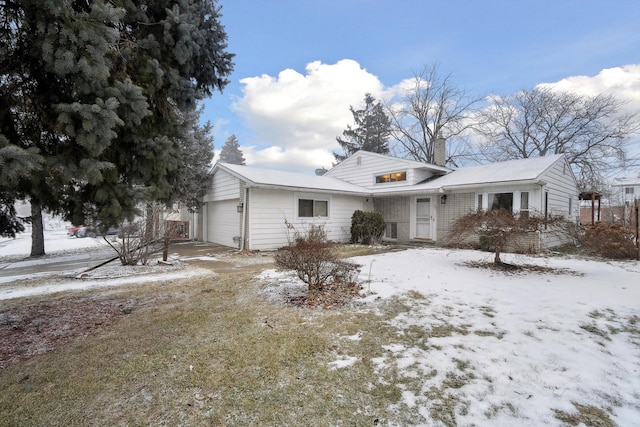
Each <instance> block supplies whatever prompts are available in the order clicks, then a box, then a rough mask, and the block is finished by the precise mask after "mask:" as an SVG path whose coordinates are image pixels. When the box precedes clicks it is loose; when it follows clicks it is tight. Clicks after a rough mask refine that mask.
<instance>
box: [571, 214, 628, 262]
mask: <svg viewBox="0 0 640 427" xmlns="http://www.w3.org/2000/svg"><path fill="white" fill-rule="evenodd" d="M579 240H580V243H581V244H582V246H584V247H585V249H587V250H588V251H589V252H591V253H592V254H594V255H598V256H602V257H605V258H611V259H635V258H636V256H637V253H638V252H637V249H636V247H635V235H634V232H633V229H631V228H629V227H625V226H622V225H619V224H605V223H602V222H598V223H596V224H595V225H588V226H585V227H584V229H583V232H582V234H581V235H580V236H579Z"/></svg>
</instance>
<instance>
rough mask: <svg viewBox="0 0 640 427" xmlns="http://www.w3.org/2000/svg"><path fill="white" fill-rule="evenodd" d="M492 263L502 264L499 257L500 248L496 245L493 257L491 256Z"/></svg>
mask: <svg viewBox="0 0 640 427" xmlns="http://www.w3.org/2000/svg"><path fill="white" fill-rule="evenodd" d="M493 263H494V264H495V265H501V264H502V260H501V259H500V249H499V248H498V246H496V253H495V257H494V258H493Z"/></svg>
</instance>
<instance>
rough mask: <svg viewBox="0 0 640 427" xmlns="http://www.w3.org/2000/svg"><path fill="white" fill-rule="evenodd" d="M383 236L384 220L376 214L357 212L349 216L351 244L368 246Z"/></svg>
mask: <svg viewBox="0 0 640 427" xmlns="http://www.w3.org/2000/svg"><path fill="white" fill-rule="evenodd" d="M383 234H384V218H383V217H382V215H381V214H379V213H378V212H363V211H360V210H357V211H355V212H354V213H353V215H352V216H351V243H362V244H365V245H369V244H371V243H373V242H376V241H379V240H380V239H381V238H382V235H383Z"/></svg>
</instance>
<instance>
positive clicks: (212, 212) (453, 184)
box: [198, 151, 578, 250]
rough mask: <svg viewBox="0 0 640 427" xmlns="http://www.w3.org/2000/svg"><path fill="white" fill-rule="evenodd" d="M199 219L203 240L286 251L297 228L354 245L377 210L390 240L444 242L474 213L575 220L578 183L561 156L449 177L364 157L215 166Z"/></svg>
mask: <svg viewBox="0 0 640 427" xmlns="http://www.w3.org/2000/svg"><path fill="white" fill-rule="evenodd" d="M203 202H204V204H203V208H202V210H201V212H200V218H199V220H200V226H199V230H200V233H199V236H198V237H199V238H201V239H202V240H205V241H209V242H214V243H218V244H222V245H226V246H230V247H236V248H240V249H250V250H270V249H276V248H279V247H282V246H286V245H287V244H288V242H289V239H290V238H292V237H293V236H292V230H291V228H289V227H288V226H287V224H289V225H290V226H293V227H294V228H295V229H296V230H298V231H304V229H305V227H308V226H309V225H310V224H320V225H323V226H324V228H325V231H326V232H327V237H328V238H329V239H330V240H335V241H343V242H347V241H349V239H350V237H351V236H350V228H351V216H352V214H353V212H354V211H356V210H363V211H376V212H380V213H381V214H382V215H383V217H384V220H385V224H386V230H385V236H384V238H385V239H386V240H389V241H393V242H397V243H409V242H413V241H429V242H439V241H441V240H442V239H443V238H444V237H445V236H446V234H447V232H448V230H449V228H450V226H451V224H452V223H453V222H454V221H455V220H456V219H457V218H459V217H460V216H462V215H464V214H465V213H467V212H469V211H472V210H476V209H493V208H506V209H510V210H512V211H513V212H526V213H528V212H532V213H533V212H535V213H539V214H561V215H564V216H565V217H567V218H570V219H571V220H577V217H578V189H577V185H576V179H575V176H574V175H573V172H572V170H571V167H570V166H569V164H568V162H567V161H566V159H565V157H564V155H553V156H545V157H538V158H529V159H522V160H510V161H506V162H500V163H492V164H487V165H481V166H474V167H465V168H459V169H456V170H451V169H448V168H445V167H443V166H437V165H431V164H426V163H421V162H416V161H413V160H407V159H400V158H396V157H391V156H385V155H381V154H376V153H371V152H367V151H358V152H357V153H355V154H353V155H352V156H351V157H349V158H347V159H346V160H344V161H343V162H341V163H340V164H338V165H337V166H335V167H334V168H332V169H330V170H329V171H327V172H326V173H325V174H324V175H322V176H311V175H305V174H298V173H291V172H282V171H274V170H266V169H259V168H253V167H248V166H239V165H230V164H224V163H217V164H216V165H215V166H214V168H213V170H212V178H211V185H210V187H209V189H208V191H207V194H206V195H205V197H204V199H203ZM560 243H561V241H560V239H559V237H558V236H557V235H556V234H555V233H553V232H551V230H549V232H548V233H540V234H535V235H532V236H530V241H529V242H527V243H526V244H527V246H528V248H529V249H530V250H540V249H543V248H547V247H553V246H556V245H558V244H560Z"/></svg>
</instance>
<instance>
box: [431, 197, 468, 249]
mask: <svg viewBox="0 0 640 427" xmlns="http://www.w3.org/2000/svg"><path fill="white" fill-rule="evenodd" d="M433 201H434V203H436V209H437V221H438V224H437V228H436V239H437V240H438V241H439V242H442V241H443V240H444V239H445V238H446V237H447V234H448V232H449V228H450V227H451V226H452V225H453V223H454V222H455V221H456V220H457V219H458V218H460V217H461V216H463V215H465V214H467V213H469V212H472V211H473V210H474V209H475V193H460V194H447V203H445V204H444V205H443V204H441V203H440V196H438V197H434V198H433Z"/></svg>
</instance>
